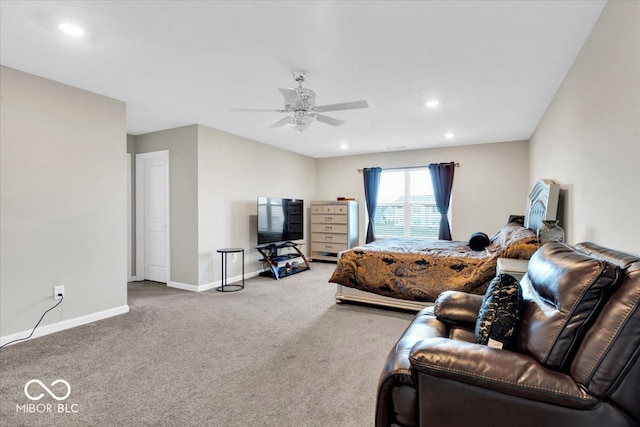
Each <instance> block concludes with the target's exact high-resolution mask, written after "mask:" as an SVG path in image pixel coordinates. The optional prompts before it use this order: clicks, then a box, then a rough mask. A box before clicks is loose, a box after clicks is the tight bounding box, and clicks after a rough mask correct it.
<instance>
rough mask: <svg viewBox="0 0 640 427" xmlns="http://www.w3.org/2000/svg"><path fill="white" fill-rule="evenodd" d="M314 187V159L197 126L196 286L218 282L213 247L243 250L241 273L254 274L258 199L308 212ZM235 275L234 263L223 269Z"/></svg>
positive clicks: (237, 270)
mask: <svg viewBox="0 0 640 427" xmlns="http://www.w3.org/2000/svg"><path fill="white" fill-rule="evenodd" d="M315 188H316V168H315V160H314V159H312V158H310V157H306V156H302V155H299V154H296V153H292V152H290V151H285V150H282V149H279V148H275V147H272V146H270V145H266V144H261V143H258V142H256V141H252V140H249V139H246V138H242V137H240V136H236V135H232V134H229V133H226V132H222V131H219V130H216V129H212V128H209V127H206V126H198V202H199V205H198V224H199V232H198V236H199V241H198V260H199V270H198V273H199V277H198V279H199V280H198V284H200V285H204V284H208V283H211V282H214V281H219V280H220V277H221V276H220V262H221V260H220V254H218V253H217V252H216V250H217V249H219V248H224V247H243V248H245V257H246V271H247V272H255V271H258V270H259V268H260V262H259V261H258V259H259V258H260V257H259V254H258V252H257V251H256V250H255V246H256V245H257V234H256V233H257V231H256V228H257V217H256V213H257V207H256V199H257V197H258V196H270V197H288V198H298V199H303V200H304V201H305V207H306V208H308V207H309V202H310V201H311V199H313V197H314V195H315ZM307 241H308V239H307ZM305 250H306V251H308V247H305ZM240 273H241V271H240V263H239V262H237V263H236V264H235V265H234V264H233V263H230V264H229V277H234V276H238V275H240Z"/></svg>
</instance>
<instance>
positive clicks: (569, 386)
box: [410, 338, 599, 409]
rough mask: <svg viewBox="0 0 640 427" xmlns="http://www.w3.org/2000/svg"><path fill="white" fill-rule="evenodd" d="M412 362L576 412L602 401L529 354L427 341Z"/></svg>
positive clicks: (420, 367) (434, 371)
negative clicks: (574, 409) (569, 408)
mask: <svg viewBox="0 0 640 427" xmlns="http://www.w3.org/2000/svg"><path fill="white" fill-rule="evenodd" d="M410 361H411V365H412V366H413V368H414V369H416V371H418V372H419V373H423V374H427V375H431V376H435V377H440V378H445V379H451V380H454V381H457V382H460V383H466V384H470V385H473V386H476V387H481V388H484V389H488V390H493V391H496V392H500V393H504V394H507V395H512V396H516V397H521V398H525V399H531V400H537V401H541V402H547V403H551V404H555V405H559V406H565V407H571V408H577V409H587V408H592V407H594V406H595V405H596V404H597V403H598V402H599V400H598V399H596V398H595V397H593V396H591V395H589V394H588V393H587V392H586V391H585V390H583V389H582V388H581V387H580V386H579V385H578V384H576V383H575V381H574V380H573V379H572V378H571V377H570V376H568V375H565V374H563V373H560V372H557V371H553V370H550V369H547V368H545V367H543V366H542V365H540V364H539V363H538V362H536V361H535V360H534V359H532V358H531V357H529V356H527V355H524V354H519V353H514V352H511V351H507V350H500V349H495V348H491V347H488V346H484V345H480V344H474V343H467V342H461V341H454V340H451V339H447V338H428V339H425V340H422V341H421V342H419V343H416V345H415V346H414V347H413V348H412V350H411V354H410Z"/></svg>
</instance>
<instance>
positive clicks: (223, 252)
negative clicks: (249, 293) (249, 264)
mask: <svg viewBox="0 0 640 427" xmlns="http://www.w3.org/2000/svg"><path fill="white" fill-rule="evenodd" d="M218 253H220V261H221V262H222V277H221V279H220V281H221V282H222V284H221V285H220V286H218V287H217V288H216V289H217V290H218V291H220V292H235V291H240V290H242V289H244V248H222V249H218ZM232 253H242V285H237V284H231V285H228V284H227V273H228V271H229V270H228V268H227V255H229V254H232Z"/></svg>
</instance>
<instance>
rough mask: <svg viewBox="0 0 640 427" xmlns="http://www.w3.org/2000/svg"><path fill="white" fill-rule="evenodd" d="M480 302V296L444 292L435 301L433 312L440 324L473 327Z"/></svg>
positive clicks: (481, 298) (481, 297)
mask: <svg viewBox="0 0 640 427" xmlns="http://www.w3.org/2000/svg"><path fill="white" fill-rule="evenodd" d="M482 300H483V296H482V295H473V294H468V293H466V292H458V291H445V292H443V293H441V294H440V296H438V298H437V299H436V301H435V303H434V305H433V312H434V314H435V316H436V317H437V318H438V320H440V321H442V322H446V323H454V324H461V323H462V324H468V325H475V323H476V319H477V318H478V312H479V311H480V307H481V306H482Z"/></svg>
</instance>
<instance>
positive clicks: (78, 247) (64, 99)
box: [0, 67, 127, 337]
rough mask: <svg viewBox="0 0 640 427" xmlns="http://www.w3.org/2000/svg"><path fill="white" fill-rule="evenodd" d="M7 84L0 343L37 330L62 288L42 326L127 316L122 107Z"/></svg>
mask: <svg viewBox="0 0 640 427" xmlns="http://www.w3.org/2000/svg"><path fill="white" fill-rule="evenodd" d="M0 76H1V83H0V92H1V93H2V97H1V106H0V111H1V118H0V121H1V123H2V126H1V135H0V235H1V239H0V295H1V297H0V336H3V337H4V336H7V335H11V334H16V333H19V332H23V331H30V330H31V328H33V326H34V325H35V323H36V321H37V320H38V319H39V318H40V316H41V315H42V313H43V312H44V311H45V310H46V309H48V308H49V307H51V306H52V305H53V304H54V300H53V287H54V286H57V285H64V286H65V292H66V297H65V299H64V301H63V303H62V305H60V306H59V307H58V308H56V309H55V310H53V311H51V312H50V313H49V314H47V316H46V317H45V319H44V320H43V322H42V324H41V325H42V326H45V325H48V324H52V323H58V322H64V321H70V320H71V319H75V318H79V317H82V316H86V315H90V314H93V313H97V312H103V311H109V310H112V309H119V310H120V311H122V310H126V309H127V307H126V304H127V275H126V270H127V246H126V233H127V228H126V227H127V226H126V224H127V223H126V221H127V217H126V194H127V188H126V162H127V156H126V110H125V104H124V103H123V102H120V101H116V100H113V99H110V98H106V97H103V96H99V95H95V94H92V93H89V92H86V91H83V90H80V89H76V88H72V87H70V86H65V85H63V84H60V83H56V82H53V81H51V80H46V79H43V78H40V77H36V76H33V75H30V74H26V73H23V72H20V71H17V70H13V69H10V68H6V67H2V68H1V69H0ZM42 326H41V327H40V329H42ZM27 335H28V334H27Z"/></svg>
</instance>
